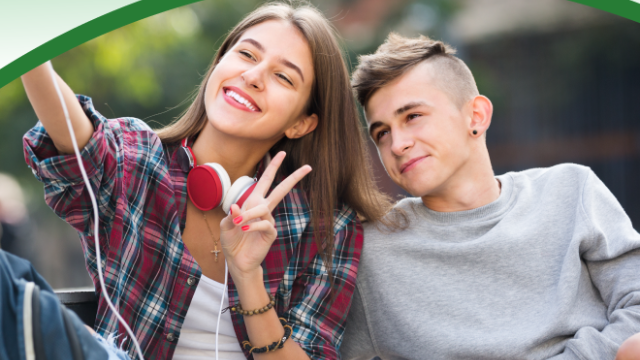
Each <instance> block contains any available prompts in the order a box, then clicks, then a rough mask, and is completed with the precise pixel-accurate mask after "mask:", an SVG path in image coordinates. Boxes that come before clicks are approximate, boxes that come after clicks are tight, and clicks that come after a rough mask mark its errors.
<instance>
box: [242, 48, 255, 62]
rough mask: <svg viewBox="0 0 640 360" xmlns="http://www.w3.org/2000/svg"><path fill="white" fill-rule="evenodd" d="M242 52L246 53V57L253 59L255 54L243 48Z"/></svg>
mask: <svg viewBox="0 0 640 360" xmlns="http://www.w3.org/2000/svg"><path fill="white" fill-rule="evenodd" d="M240 54H242V55H244V57H246V58H249V59H251V60H253V54H251V53H250V52H248V51H245V50H241V51H240Z"/></svg>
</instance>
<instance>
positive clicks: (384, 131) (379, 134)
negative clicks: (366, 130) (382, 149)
mask: <svg viewBox="0 0 640 360" xmlns="http://www.w3.org/2000/svg"><path fill="white" fill-rule="evenodd" d="M388 133H389V130H380V131H378V133H377V134H376V141H380V139H382V137H383V136H385V135H387V134H388Z"/></svg>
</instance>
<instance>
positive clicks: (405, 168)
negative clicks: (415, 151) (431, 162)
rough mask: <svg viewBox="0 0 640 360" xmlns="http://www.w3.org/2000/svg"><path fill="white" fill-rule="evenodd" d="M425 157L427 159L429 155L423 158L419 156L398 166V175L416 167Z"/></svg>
mask: <svg viewBox="0 0 640 360" xmlns="http://www.w3.org/2000/svg"><path fill="white" fill-rule="evenodd" d="M427 157H429V155H425V156H419V157H416V158H413V159H411V160H409V161H407V162H406V163H404V164H402V165H401V166H400V174H404V173H405V172H407V171H409V170H411V169H413V168H414V167H416V166H418V163H419V162H420V161H422V160H424V159H426V158H427Z"/></svg>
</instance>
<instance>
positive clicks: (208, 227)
mask: <svg viewBox="0 0 640 360" xmlns="http://www.w3.org/2000/svg"><path fill="white" fill-rule="evenodd" d="M202 217H203V218H204V222H205V223H206V224H207V229H209V234H210V235H211V239H213V250H211V253H212V254H215V255H216V262H218V254H219V253H220V250H218V240H216V238H215V236H213V231H211V227H210V226H209V221H207V215H206V214H205V212H204V211H203V212H202Z"/></svg>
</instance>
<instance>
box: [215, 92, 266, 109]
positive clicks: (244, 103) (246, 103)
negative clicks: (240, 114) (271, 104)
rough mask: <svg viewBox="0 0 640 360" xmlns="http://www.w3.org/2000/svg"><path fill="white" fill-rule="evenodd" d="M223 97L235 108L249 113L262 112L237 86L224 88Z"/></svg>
mask: <svg viewBox="0 0 640 360" xmlns="http://www.w3.org/2000/svg"><path fill="white" fill-rule="evenodd" d="M222 96H223V97H224V99H225V100H226V101H227V102H228V103H229V104H230V105H231V106H233V107H235V108H238V109H240V110H244V111H249V112H261V111H262V110H261V109H260V107H259V106H258V105H257V104H256V102H255V101H254V100H253V98H251V96H249V95H248V94H247V93H245V92H244V91H242V90H240V89H239V88H237V87H235V86H225V87H223V88H222Z"/></svg>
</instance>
